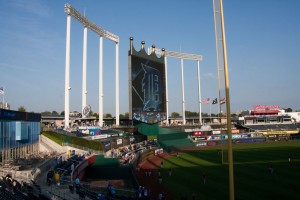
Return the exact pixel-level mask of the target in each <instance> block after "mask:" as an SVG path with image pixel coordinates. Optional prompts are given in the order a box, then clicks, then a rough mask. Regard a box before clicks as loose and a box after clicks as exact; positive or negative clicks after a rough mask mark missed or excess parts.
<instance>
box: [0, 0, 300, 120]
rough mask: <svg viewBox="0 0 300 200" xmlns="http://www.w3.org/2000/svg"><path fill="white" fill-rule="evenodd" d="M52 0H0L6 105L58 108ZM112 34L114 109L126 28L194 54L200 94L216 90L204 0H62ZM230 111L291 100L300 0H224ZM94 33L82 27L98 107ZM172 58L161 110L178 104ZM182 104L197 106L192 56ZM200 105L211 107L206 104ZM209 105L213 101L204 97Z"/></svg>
mask: <svg viewBox="0 0 300 200" xmlns="http://www.w3.org/2000/svg"><path fill="white" fill-rule="evenodd" d="M66 2H67V1H61V0H55V1H54V0H53V1H50V0H49V1H46V0H26V1H24V0H10V1H6V0H0V5H1V6H0V27H1V28H0V87H2V86H3V87H5V101H6V102H8V103H9V104H10V105H11V108H12V109H13V110H17V109H18V107H20V106H24V107H25V108H26V109H27V111H34V112H42V111H45V110H48V111H53V110H55V111H57V112H61V111H63V110H64V76H65V48H66V47H65V46H66V13H65V12H64V4H65V3H66ZM68 2H69V3H70V4H71V5H72V6H73V7H74V8H76V9H77V10H78V11H79V12H81V13H84V12H85V14H86V17H87V18H88V19H90V20H91V21H93V22H94V23H96V24H97V25H99V26H101V27H102V28H104V29H106V30H108V31H110V32H112V33H114V34H116V35H118V36H119V38H120V50H119V54H120V58H119V59H120V61H119V63H120V74H119V77H120V80H119V82H120V113H125V112H128V110H129V106H128V99H129V97H128V50H129V37H130V36H133V37H134V46H135V48H136V49H139V48H140V42H141V41H145V42H146V44H145V47H146V48H148V47H151V45H152V44H155V45H156V46H157V47H158V48H165V49H167V50H170V51H178V52H180V51H181V52H184V53H192V54H200V55H202V56H203V61H202V62H201V63H200V67H201V70H200V73H201V93H202V98H203V99H204V98H210V99H214V98H216V97H218V79H217V62H216V45H215V33H214V20H213V4H212V0H190V1H183V0H178V1H171V0H169V1H167V0H165V1H159V0H152V1H141V0H131V1H122V0H110V1H92V0H71V1H68ZM223 6H224V15H225V16H224V17H225V30H226V39H227V55H228V68H229V85H230V97H231V111H232V112H238V111H241V110H249V109H251V108H252V107H253V106H254V105H258V104H259V105H279V106H281V107H282V108H288V107H290V108H292V109H293V110H300V94H299V87H298V82H299V74H300V60H299V58H300V36H299V35H300V34H299V32H300V24H299V20H300V12H299V11H298V9H299V7H300V1H298V0H288V1H286V0H274V1H269V0H251V1H239V0H223ZM82 44H83V27H82V25H81V24H79V23H78V22H77V21H75V20H74V19H72V22H71V80H70V86H71V87H72V90H71V96H70V110H71V111H75V110H76V111H80V110H81V84H82V82H81V80H82V78H81V76H82V75H81V72H82V51H83V50H82V49H83V48H82V47H83V46H82ZM103 49H104V52H103V56H104V57H103V59H104V61H103V62H104V74H105V76H104V78H103V81H104V85H103V87H104V112H105V113H112V115H114V113H115V44H114V43H113V42H111V41H109V40H107V39H104V46H103ZM98 55H99V38H98V36H97V35H96V34H94V33H93V32H92V31H88V49H87V78H88V82H87V90H88V97H87V103H88V104H90V105H91V106H92V110H93V111H94V112H98V103H97V101H98V74H99V71H98V70H99V69H98V68H99V67H98V66H99V64H98V62H99V58H98ZM180 78H181V75H180V60H178V59H172V58H169V59H168V85H169V110H170V113H171V112H174V111H175V112H179V113H182V111H181V110H182V105H181V102H182V99H181V81H180ZM184 79H185V101H186V110H189V111H195V112H197V111H198V104H197V102H198V93H197V91H198V90H197V63H196V62H193V61H184ZM202 111H203V112H207V113H208V112H210V107H209V106H208V105H203V106H202ZM211 111H212V112H216V111H217V107H216V106H212V107H211Z"/></svg>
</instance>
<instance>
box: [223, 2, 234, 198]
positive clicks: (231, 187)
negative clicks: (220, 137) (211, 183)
mask: <svg viewBox="0 0 300 200" xmlns="http://www.w3.org/2000/svg"><path fill="white" fill-rule="evenodd" d="M220 15H221V26H222V27H221V28H222V42H223V57H224V73H225V74H224V75H225V91H226V114H227V135H228V169H229V199H230V200H234V174H233V155H232V137H231V112H230V95H229V80H228V66H227V51H226V38H225V28H224V15H223V3H222V0H220Z"/></svg>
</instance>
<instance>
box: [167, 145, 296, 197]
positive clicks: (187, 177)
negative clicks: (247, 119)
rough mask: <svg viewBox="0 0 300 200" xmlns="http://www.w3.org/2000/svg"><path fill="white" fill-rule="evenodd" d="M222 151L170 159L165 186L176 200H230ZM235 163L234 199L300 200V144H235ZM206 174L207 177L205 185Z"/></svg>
mask: <svg viewBox="0 0 300 200" xmlns="http://www.w3.org/2000/svg"><path fill="white" fill-rule="evenodd" d="M219 150H221V148H220V147H217V148H215V147H214V148H209V149H203V150H199V151H187V152H184V153H180V154H179V155H180V156H179V158H177V157H176V155H174V156H171V157H169V158H168V159H167V160H165V161H164V168H163V170H162V176H163V185H164V186H165V187H166V188H167V189H168V190H169V191H170V192H171V193H172V194H173V195H174V197H176V199H181V198H182V197H188V198H189V199H190V198H191V196H192V194H193V193H194V194H195V196H196V199H201V200H213V199H216V200H220V199H229V186H228V182H229V181H228V165H226V164H222V156H221V154H218V151H219ZM289 157H290V158H291V163H289V162H288V158H289ZM233 160H234V185H235V199H237V200H252V199H253V200H269V199H270V200H271V199H272V200H277V199H280V200H281V199H282V200H285V199H288V200H292V199H300V142H297V141H289V142H275V143H259V144H239V145H235V146H234V147H233ZM270 165H272V167H273V169H274V172H273V173H272V174H271V173H270V171H268V167H269V166H270ZM169 168H172V172H173V173H172V176H169V175H168V169H169ZM203 173H206V174H207V180H206V183H205V184H204V183H203V178H202V174H203Z"/></svg>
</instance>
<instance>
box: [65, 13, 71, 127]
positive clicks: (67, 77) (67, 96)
mask: <svg viewBox="0 0 300 200" xmlns="http://www.w3.org/2000/svg"><path fill="white" fill-rule="evenodd" d="M70 38H71V16H70V15H67V35H66V65H65V129H67V128H69V114H70V90H71V87H70Z"/></svg>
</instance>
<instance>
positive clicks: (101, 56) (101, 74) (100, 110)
mask: <svg viewBox="0 0 300 200" xmlns="http://www.w3.org/2000/svg"><path fill="white" fill-rule="evenodd" d="M99 126H100V127H103V37H102V36H100V38H99Z"/></svg>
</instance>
